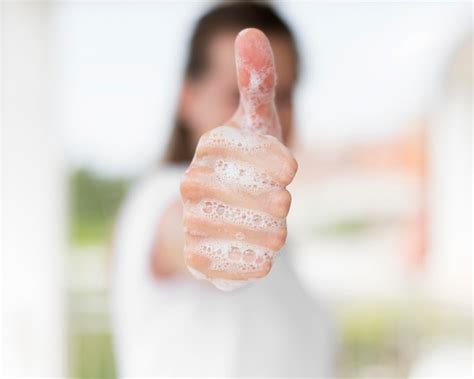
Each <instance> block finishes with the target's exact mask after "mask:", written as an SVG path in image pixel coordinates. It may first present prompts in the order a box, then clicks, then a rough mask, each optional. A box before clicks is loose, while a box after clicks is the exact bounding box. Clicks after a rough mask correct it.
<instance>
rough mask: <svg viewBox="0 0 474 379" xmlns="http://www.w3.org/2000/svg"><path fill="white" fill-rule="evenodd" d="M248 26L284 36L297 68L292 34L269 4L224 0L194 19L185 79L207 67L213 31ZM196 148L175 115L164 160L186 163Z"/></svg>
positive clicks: (203, 72)
mask: <svg viewBox="0 0 474 379" xmlns="http://www.w3.org/2000/svg"><path fill="white" fill-rule="evenodd" d="M250 27H254V28H258V29H260V30H262V31H263V32H264V33H266V34H269V35H278V36H281V37H283V38H285V39H287V40H288V41H289V42H290V45H291V47H292V49H293V50H294V57H295V64H296V67H298V60H299V59H298V54H297V48H296V42H295V39H294V37H293V33H292V32H291V30H290V28H289V27H288V25H287V24H286V23H285V21H284V20H283V19H282V18H281V17H280V16H279V15H278V13H277V12H276V11H275V10H274V9H273V8H272V7H271V6H270V5H268V4H266V3H262V2H252V1H246V2H225V3H222V4H220V5H218V6H217V7H214V8H213V9H211V10H210V11H208V12H207V13H206V14H205V15H203V16H202V17H201V18H200V19H199V21H198V22H197V24H196V26H195V28H194V32H193V34H192V38H191V41H190V46H189V55H188V60H187V63H186V66H185V67H186V68H185V73H184V78H185V80H199V79H200V78H201V77H202V76H203V74H205V73H206V70H207V68H208V66H209V54H208V51H207V48H208V46H209V45H210V41H211V39H212V38H213V37H214V36H215V34H216V33H218V32H233V31H235V32H236V33H237V32H238V31H240V30H241V29H245V28H250ZM195 148H196V146H194V144H193V141H192V139H191V133H190V130H189V125H186V124H185V122H183V120H181V119H180V117H179V115H178V114H177V115H176V117H175V122H174V128H173V130H172V133H171V136H170V140H169V142H168V147H167V150H166V152H165V155H164V159H163V161H164V163H174V164H179V163H189V162H190V161H191V159H192V158H193V155H194V150H195Z"/></svg>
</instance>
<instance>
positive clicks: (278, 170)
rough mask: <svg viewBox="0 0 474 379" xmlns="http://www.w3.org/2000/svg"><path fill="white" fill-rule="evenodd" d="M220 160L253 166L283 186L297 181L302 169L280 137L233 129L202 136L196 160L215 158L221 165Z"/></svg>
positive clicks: (223, 128)
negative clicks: (221, 158) (297, 175)
mask: <svg viewBox="0 0 474 379" xmlns="http://www.w3.org/2000/svg"><path fill="white" fill-rule="evenodd" d="M220 157H225V159H224V160H225V161H232V162H236V163H237V164H239V165H242V166H243V167H242V168H243V169H245V166H248V165H250V166H253V167H255V169H256V170H259V171H260V172H262V173H263V172H265V173H266V174H268V175H269V176H270V178H271V180H273V181H276V182H277V184H279V185H283V186H286V185H288V184H289V183H290V182H291V181H292V180H293V177H294V175H295V173H296V170H297V168H298V165H297V163H296V160H295V159H294V157H293V155H292V154H291V152H290V151H289V150H288V149H287V148H286V147H285V146H284V145H283V144H281V143H279V142H278V141H277V140H276V138H274V137H272V136H268V135H267V136H263V135H261V136H260V135H259V136H257V135H252V134H251V133H248V132H244V131H242V130H239V129H237V128H233V127H230V126H227V127H220V128H216V129H214V130H212V131H211V132H210V133H208V134H206V135H205V136H203V137H201V139H200V141H199V144H198V147H197V149H196V158H201V159H202V160H209V159H211V160H212V159H214V160H216V163H217V161H219V158H220ZM255 169H254V170H253V171H255ZM247 171H248V170H247Z"/></svg>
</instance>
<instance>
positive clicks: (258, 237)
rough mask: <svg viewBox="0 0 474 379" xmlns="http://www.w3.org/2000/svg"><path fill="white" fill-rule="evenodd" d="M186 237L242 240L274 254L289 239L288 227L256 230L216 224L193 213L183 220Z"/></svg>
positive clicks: (188, 213) (186, 215)
mask: <svg viewBox="0 0 474 379" xmlns="http://www.w3.org/2000/svg"><path fill="white" fill-rule="evenodd" d="M183 224H184V226H185V233H186V237H200V238H210V237H211V236H212V237H213V238H222V239H226V240H229V241H236V240H238V238H237V237H239V238H242V240H245V241H247V242H249V243H252V244H254V245H258V246H261V247H262V248H265V249H269V250H271V251H273V252H275V253H276V252H278V251H280V250H281V248H282V247H283V245H284V244H285V241H286V237H287V229H286V227H279V228H273V229H270V230H269V229H254V228H250V227H246V226H242V225H236V224H232V223H222V222H216V221H214V220H210V219H203V218H202V217H201V216H197V215H195V214H193V213H190V212H186V213H185V215H184V218H183Z"/></svg>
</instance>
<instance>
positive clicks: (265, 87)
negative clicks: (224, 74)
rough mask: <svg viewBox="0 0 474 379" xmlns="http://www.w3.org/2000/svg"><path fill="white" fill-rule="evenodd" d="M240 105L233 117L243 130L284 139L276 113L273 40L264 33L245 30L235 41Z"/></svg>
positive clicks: (256, 30)
mask: <svg viewBox="0 0 474 379" xmlns="http://www.w3.org/2000/svg"><path fill="white" fill-rule="evenodd" d="M235 62H236V67H237V82H238V85H239V90H240V105H239V109H238V111H237V113H236V115H235V116H234V119H236V121H237V123H239V124H240V125H241V126H242V127H243V128H245V129H250V130H252V131H255V132H258V133H263V134H272V135H274V136H275V137H277V138H281V127H280V123H279V122H278V116H277V113H276V111H275V105H274V97H275V85H276V72H275V62H274V59H273V51H272V48H271V46H270V41H269V40H268V38H267V37H266V36H265V34H264V33H263V32H261V31H260V30H258V29H254V28H249V29H244V30H242V31H241V32H240V33H239V34H238V35H237V38H236V40H235Z"/></svg>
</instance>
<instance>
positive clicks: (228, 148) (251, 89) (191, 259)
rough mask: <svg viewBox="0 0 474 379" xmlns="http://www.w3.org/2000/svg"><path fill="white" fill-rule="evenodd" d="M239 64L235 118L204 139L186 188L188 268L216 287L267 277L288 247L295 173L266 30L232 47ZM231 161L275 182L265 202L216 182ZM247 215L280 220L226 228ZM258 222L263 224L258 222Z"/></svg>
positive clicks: (250, 32)
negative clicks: (211, 203) (274, 260)
mask: <svg viewBox="0 0 474 379" xmlns="http://www.w3.org/2000/svg"><path fill="white" fill-rule="evenodd" d="M235 59H236V68H237V83H238V87H239V91H240V103H239V106H238V108H237V111H236V112H235V113H234V115H233V116H232V117H231V119H230V120H228V122H226V123H225V125H227V126H222V127H218V128H216V129H214V130H211V131H209V132H206V133H204V134H203V135H202V137H201V139H200V141H199V144H198V147H197V149H196V154H195V157H194V159H193V161H192V163H191V165H190V167H189V168H188V170H187V171H186V174H185V175H184V177H183V180H182V183H181V195H182V200H183V204H184V230H185V248H184V251H185V261H186V264H187V266H188V267H189V268H191V272H193V273H194V274H195V275H196V276H199V277H200V278H201V279H202V278H205V279H207V280H209V281H211V282H213V283H214V284H216V286H218V287H219V288H222V286H221V285H220V284H219V285H218V284H217V283H222V281H223V280H227V281H241V282H245V281H247V280H249V279H256V278H261V277H263V276H265V275H267V274H268V272H269V271H270V269H271V265H272V257H273V255H274V254H277V253H278V251H279V250H280V249H281V248H282V247H283V245H284V243H285V239H286V223H285V216H286V214H287V213H288V210H289V207H290V203H291V197H290V196H289V193H288V191H286V189H285V187H286V186H287V185H288V184H289V183H290V182H291V181H292V180H293V177H294V175H295V174H296V170H297V163H296V161H295V160H294V158H293V156H292V155H291V153H290V152H289V150H288V149H287V148H286V147H285V146H284V145H283V144H282V143H281V142H280V141H279V140H281V138H282V128H281V124H280V121H279V117H278V114H277V112H276V106H275V102H274V100H275V85H276V71H275V64H274V58H273V52H272V48H271V46H270V42H269V41H268V39H267V37H266V36H265V35H264V34H263V33H262V32H261V31H259V30H257V29H245V30H243V31H242V32H240V33H239V35H238V36H237V38H236V40H235ZM234 128H235V129H234ZM232 130H233V131H232ZM216 133H217V134H218V135H219V138H215V135H216ZM209 141H211V142H209ZM238 141H242V142H239V143H237V142H238ZM249 146H251V148H250V147H249ZM228 159H231V161H232V163H229V164H230V165H231V166H232V167H233V165H234V164H235V165H236V166H237V167H239V165H241V164H243V163H244V162H245V165H247V166H245V165H244V166H242V167H248V165H249V164H250V165H252V170H251V171H252V172H257V173H258V178H259V179H258V180H264V181H265V182H267V178H271V179H269V180H271V182H272V183H273V184H274V185H272V186H269V187H268V190H267V193H266V194H265V195H266V196H265V197H266V201H262V202H258V201H249V199H255V198H257V197H258V196H262V194H261V193H258V194H256V193H255V192H254V191H252V188H251V187H245V186H242V184H241V183H240V182H238V181H237V182H235V181H234V182H232V183H230V182H229V183H228V185H225V183H224V185H222V183H218V181H217V179H216V169H217V168H218V166H217V165H222V164H225V163H222V162H225V161H226V160H228ZM238 171H239V170H238V169H237V170H236V172H238ZM261 178H264V179H261ZM208 200H209V201H216V202H217V203H219V204H221V203H222V204H225V205H226V206H225V209H226V210H227V211H228V212H231V213H232V215H231V216H229V215H226V214H224V213H223V212H224V210H223V207H224V206H221V208H216V210H215V213H213V214H212V218H209V217H208V216H207V215H206V213H207V212H208V210H209V209H210V208H209V209H207V208H206V209H205V210H203V212H204V213H199V212H200V209H201V208H199V207H203V204H204V205H205V204H206V203H207V201H208ZM271 204H276V206H271ZM249 215H264V216H265V215H268V217H266V216H265V217H266V219H268V220H275V221H274V222H273V223H269V224H268V225H263V226H262V225H260V226H259V228H257V229H255V228H254V227H252V224H251V223H250V224H249V223H248V222H247V221H248V219H247V220H244V221H245V222H242V220H240V219H239V222H232V221H229V220H231V219H232V217H242V218H243V219H245V217H250V216H249ZM252 217H253V216H252ZM257 219H259V222H261V221H260V219H261V217H257ZM213 249H214V250H213ZM240 250H243V251H240ZM263 252H265V253H263ZM257 253H259V254H260V255H258V254H257Z"/></svg>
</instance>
